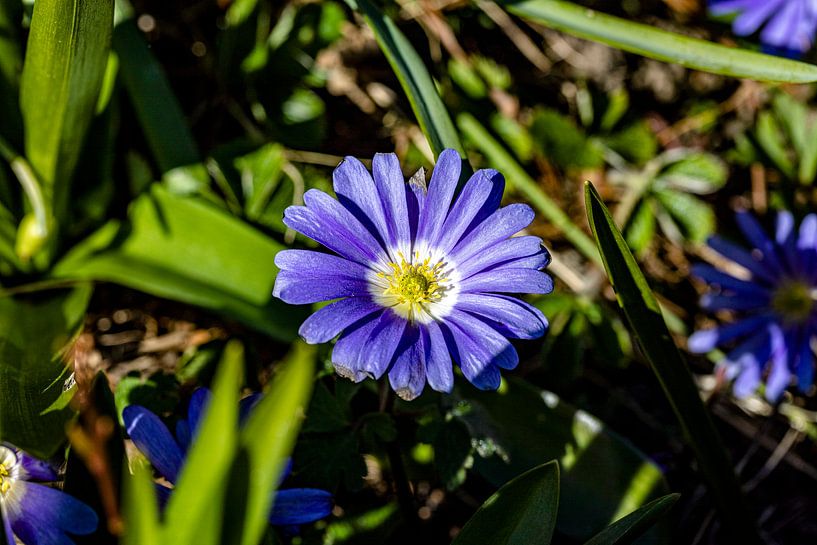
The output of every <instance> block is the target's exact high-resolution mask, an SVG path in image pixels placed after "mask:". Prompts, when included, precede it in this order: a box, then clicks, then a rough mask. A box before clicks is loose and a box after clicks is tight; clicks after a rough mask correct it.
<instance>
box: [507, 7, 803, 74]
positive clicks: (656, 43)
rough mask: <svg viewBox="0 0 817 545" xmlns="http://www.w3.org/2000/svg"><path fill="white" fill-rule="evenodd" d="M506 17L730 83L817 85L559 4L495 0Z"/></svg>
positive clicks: (776, 64) (771, 62)
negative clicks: (730, 79)
mask: <svg viewBox="0 0 817 545" xmlns="http://www.w3.org/2000/svg"><path fill="white" fill-rule="evenodd" d="M499 4H500V5H502V6H504V7H506V8H507V9H508V11H510V12H511V13H513V14H515V15H518V16H519V17H522V18H523V19H528V20H530V21H534V22H537V23H540V24H543V25H545V26H549V27H552V28H555V29H556V30H561V31H562V32H566V33H568V34H572V35H574V36H578V37H580V38H586V39H588V40H594V41H597V42H601V43H604V44H607V45H609V46H611V47H615V48H617V49H622V50H624V51H628V52H630V53H636V54H638V55H643V56H645V57H650V58H652V59H657V60H659V61H664V62H671V63H675V64H680V65H681V66H685V67H687V68H694V69H695V70H703V71H704V72H712V73H714V74H721V75H723V76H731V77H735V78H748V79H756V80H760V81H779V82H787V83H808V82H812V81H817V66H814V65H811V64H806V63H802V62H798V61H793V60H789V59H782V58H780V57H773V56H771V55H764V54H762V53H756V52H754V51H747V50H744V49H737V48H733V47H726V46H723V45H718V44H715V43H712V42H708V41H706V40H701V39H698V38H690V37H688V36H682V35H680V34H676V33H674V32H668V31H666V30H661V29H659V28H656V27H654V26H651V25H646V24H642V23H636V22H633V21H627V20H625V19H621V18H619V17H614V16H612V15H606V14H604V13H600V12H598V11H595V10H592V9H588V8H586V7H584V6H579V5H576V4H573V3H572V2H564V1H560V0H499Z"/></svg>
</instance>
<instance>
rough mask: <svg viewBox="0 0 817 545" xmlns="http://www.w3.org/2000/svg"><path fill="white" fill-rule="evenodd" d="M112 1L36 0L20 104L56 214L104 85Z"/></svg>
mask: <svg viewBox="0 0 817 545" xmlns="http://www.w3.org/2000/svg"><path fill="white" fill-rule="evenodd" d="M112 29H113V0H37V2H36V4H35V5H34V14H33V15H32V17H31V33H30V34H29V37H28V48H27V50H26V58H25V64H24V67H23V76H22V81H21V83H20V106H21V108H22V112H23V123H24V126H25V151H26V156H27V157H28V160H29V162H30V163H31V166H32V167H34V170H35V171H36V173H37V175H38V176H39V178H40V180H41V182H42V184H43V191H44V193H45V199H46V202H47V203H49V204H50V205H51V210H52V211H53V213H54V214H55V216H56V217H57V218H60V217H61V216H62V214H63V213H65V211H66V210H67V205H68V194H69V191H68V182H69V180H70V178H71V175H72V173H73V171H74V166H75V165H76V162H77V159H78V158H79V154H80V151H81V150H82V143H83V140H84V138H85V133H86V131H87V130H88V126H89V125H90V123H91V119H92V117H93V115H94V108H95V106H96V101H97V95H98V94H99V89H100V87H101V86H102V79H103V76H104V74H105V66H106V64H107V62H108V51H109V48H110V42H111V31H112Z"/></svg>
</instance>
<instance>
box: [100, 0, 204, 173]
mask: <svg viewBox="0 0 817 545" xmlns="http://www.w3.org/2000/svg"><path fill="white" fill-rule="evenodd" d="M131 12H132V9H131V7H130V5H129V4H128V3H127V2H126V1H125V0H119V1H117V24H116V28H115V29H114V33H113V48H114V51H116V54H117V55H119V58H120V63H119V67H120V68H119V71H120V74H121V75H122V82H123V83H124V85H125V90H126V91H127V92H128V96H129V97H130V100H131V103H132V104H133V109H134V110H135V111H136V116H137V117H138V118H139V123H140V124H141V125H142V130H143V131H144V133H145V138H146V139H147V142H148V145H149V146H150V150H151V152H153V155H154V157H155V158H156V163H157V164H158V165H159V168H160V169H161V171H162V172H167V171H169V170H171V169H173V168H176V167H180V166H184V165H190V164H193V163H198V162H199V161H200V154H199V150H198V148H197V146H196V141H195V140H194V139H193V134H192V133H191V132H190V128H189V127H188V126H187V120H186V119H185V116H184V112H182V109H181V106H179V101H178V100H177V99H176V96H175V95H174V94H173V90H172V89H171V88H170V83H169V82H168V81H167V77H166V76H165V73H164V71H163V70H162V67H161V66H160V65H159V62H158V61H157V60H156V59H155V58H154V57H153V55H152V54H151V52H150V50H149V49H148V44H147V43H146V42H145V40H144V38H143V37H142V35H141V33H140V32H139V29H138V28H137V27H136V21H135V20H134V19H133V17H131V15H132V13H131ZM120 15H121V17H120Z"/></svg>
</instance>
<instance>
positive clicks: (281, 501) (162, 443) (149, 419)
mask: <svg viewBox="0 0 817 545" xmlns="http://www.w3.org/2000/svg"><path fill="white" fill-rule="evenodd" d="M210 395H211V394H210V391H209V390H208V389H206V388H199V389H198V390H196V391H195V392H194V393H193V396H192V397H191V399H190V405H189V406H188V408H187V418H186V419H182V420H180V421H179V422H178V423H177V424H176V437H175V438H174V437H173V434H172V433H171V432H170V430H169V429H168V428H167V426H165V425H164V424H163V423H162V421H161V419H160V418H159V417H158V416H156V415H155V414H154V413H152V412H151V411H149V410H148V409H146V408H144V407H142V406H140V405H128V406H127V407H125V410H124V411H122V419H123V420H124V422H125V429H126V430H127V432H128V435H129V436H130V438H131V440H132V441H133V443H134V444H135V445H136V448H138V449H139V451H140V452H142V454H144V455H145V456H146V457H147V459H148V460H149V461H150V463H151V464H152V465H153V467H154V468H155V469H156V471H158V472H159V473H160V474H161V475H162V476H163V477H164V478H165V479H167V481H168V482H169V483H171V484H174V483H175V482H176V480H177V479H178V477H179V473H180V471H181V468H182V465H183V464H184V459H185V455H186V454H187V451H188V449H189V448H190V444H191V441H192V439H193V438H194V437H195V434H196V430H197V429H198V426H199V422H200V421H201V416H202V414H203V412H204V408H205V407H206V405H207V403H208V401H209V399H210ZM259 399H260V395H254V396H250V397H247V398H245V399H243V400H241V406H240V408H239V415H240V419H241V422H243V421H244V420H245V419H246V417H247V416H248V415H249V413H250V411H251V409H252V407H253V406H254V405H255V403H256V402H257V401H258V400H259ZM289 472H290V467H289V464H287V468H286V470H285V472H284V475H282V477H281V480H283V479H284V478H286V476H287V475H288V474H289ZM157 490H158V491H159V493H160V498H161V499H162V501H163V502H164V501H166V500H167V497H168V496H169V494H170V489H168V488H166V487H164V486H161V485H157ZM331 512H332V495H331V494H330V493H329V492H327V491H325V490H318V489H315V488H290V489H285V490H278V491H276V492H275V503H274V505H273V507H272V513H270V516H269V522H270V524H273V525H275V526H297V525H299V524H307V523H309V522H314V521H316V520H320V519H322V518H324V517H326V516H328V515H329V513H331Z"/></svg>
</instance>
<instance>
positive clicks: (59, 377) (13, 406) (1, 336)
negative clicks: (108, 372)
mask: <svg viewBox="0 0 817 545" xmlns="http://www.w3.org/2000/svg"><path fill="white" fill-rule="evenodd" d="M90 296H91V288H90V286H88V285H81V286H78V287H76V288H74V289H70V290H48V291H42V292H37V293H32V294H29V295H26V296H18V297H11V296H8V295H5V296H0V433H2V437H0V439H2V440H3V441H8V442H10V443H13V444H15V445H17V446H18V447H20V448H22V449H24V450H26V451H28V452H30V453H31V454H33V455H35V456H39V457H42V458H48V457H49V456H51V455H52V454H54V451H55V450H56V449H57V447H58V446H59V445H60V444H61V443H62V442H63V440H64V438H65V435H64V433H63V432H64V428H65V423H66V422H67V421H68V419H69V418H70V416H71V414H72V413H71V411H70V410H69V409H63V410H56V411H50V412H48V413H47V414H42V413H44V412H45V411H46V410H47V409H48V408H49V407H50V406H51V405H52V403H54V402H55V400H57V399H58V398H59V397H60V396H61V394H62V392H63V389H64V388H65V385H66V384H67V383H66V379H67V378H68V371H67V368H66V365H65V361H66V360H65V359H64V358H66V357H68V354H67V350H68V348H69V346H70V342H71V341H72V339H73V338H74V337H75V336H76V334H77V333H78V332H79V331H80V329H81V327H82V324H83V319H84V317H85V309H86V307H87V305H88V299H89V298H90Z"/></svg>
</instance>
